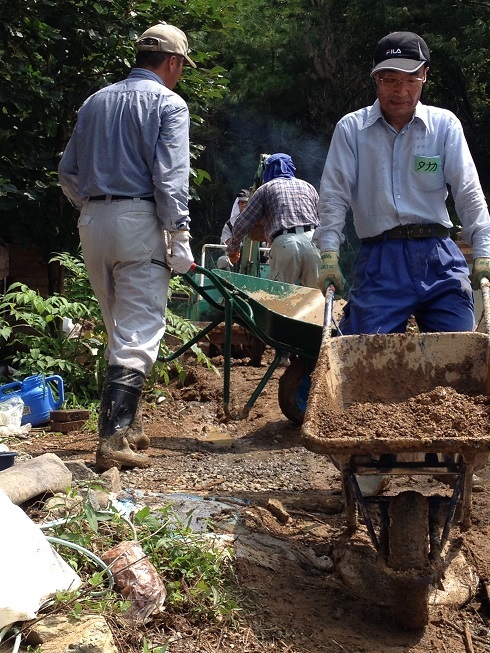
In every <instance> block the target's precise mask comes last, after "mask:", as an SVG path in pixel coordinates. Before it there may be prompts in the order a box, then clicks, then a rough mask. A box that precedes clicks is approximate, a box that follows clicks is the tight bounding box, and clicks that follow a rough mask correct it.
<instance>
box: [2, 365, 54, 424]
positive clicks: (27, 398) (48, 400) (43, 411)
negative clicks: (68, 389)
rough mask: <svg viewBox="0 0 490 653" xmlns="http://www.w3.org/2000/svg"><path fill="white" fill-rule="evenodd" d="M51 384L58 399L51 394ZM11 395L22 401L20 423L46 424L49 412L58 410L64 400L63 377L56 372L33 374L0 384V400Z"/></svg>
mask: <svg viewBox="0 0 490 653" xmlns="http://www.w3.org/2000/svg"><path fill="white" fill-rule="evenodd" d="M52 385H53V386H54V387H55V388H56V394H57V395H58V399H55V397H54V396H53V390H52ZM13 396H18V397H20V398H21V399H22V401H23V402H24V413H23V416H22V420H21V425H24V424H28V423H30V424H32V426H37V425H39V424H47V423H48V422H49V413H50V412H51V411H52V410H58V408H60V406H61V405H62V404H63V402H64V401H65V393H64V388H63V379H62V378H61V376H58V375H56V374H53V375H52V376H44V374H35V375H33V376H28V377H27V378H25V379H24V380H23V381H13V382H12V383H7V384H6V385H2V386H0V401H4V400H5V399H8V398H9V397H13Z"/></svg>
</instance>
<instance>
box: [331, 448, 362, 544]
mask: <svg viewBox="0 0 490 653" xmlns="http://www.w3.org/2000/svg"><path fill="white" fill-rule="evenodd" d="M334 464H335V465H336V467H338V469H339V470H340V473H341V475H342V493H343V495H344V503H345V513H346V519H347V529H348V531H349V532H352V533H353V532H354V531H355V530H356V529H357V508H356V495H355V492H354V488H353V486H352V482H351V478H350V475H351V471H350V469H349V457H345V456H335V461H334Z"/></svg>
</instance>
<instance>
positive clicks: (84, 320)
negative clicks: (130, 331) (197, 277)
mask: <svg viewBox="0 0 490 653" xmlns="http://www.w3.org/2000/svg"><path fill="white" fill-rule="evenodd" d="M53 260H56V261H58V262H59V263H60V264H61V265H63V267H64V268H65V270H66V280H65V293H64V295H63V296H62V295H58V294H55V295H53V296H51V297H47V298H44V297H42V296H41V295H40V294H39V293H38V292H37V291H35V290H32V289H31V288H29V287H28V286H26V285H25V284H22V283H14V284H12V285H11V286H10V287H9V288H8V290H7V293H6V294H5V295H3V296H2V298H1V301H0V345H1V346H2V349H3V350H4V361H6V362H9V363H10V364H11V365H12V367H13V368H15V369H16V370H17V373H16V378H19V379H21V378H24V377H25V376H30V375H31V374H45V375H51V374H59V375H60V376H61V377H62V378H63V379H64V382H65V385H66V388H67V392H65V396H66V403H67V405H71V406H79V405H86V404H87V402H91V401H94V400H97V399H98V398H99V396H100V392H101V389H102V383H103V379H104V374H105V367H106V362H105V358H104V352H105V348H106V346H107V334H106V332H105V329H104V324H103V320H102V315H101V313H100V309H99V305H98V303H97V300H96V298H95V296H94V294H93V292H92V288H91V286H90V282H89V280H88V276H87V271H86V269H85V265H84V263H83V259H82V257H81V255H78V256H72V255H71V254H68V253H62V254H59V255H57V256H56V257H54V259H53ZM177 291H178V292H180V293H182V292H188V288H187V286H185V285H184V283H183V282H182V279H181V277H172V278H171V280H170V289H169V295H170V296H171V294H172V293H173V292H177ZM167 331H168V333H171V334H172V335H173V336H175V337H177V338H178V339H180V340H181V341H182V343H186V342H188V341H189V340H190V339H192V338H193V337H194V335H195V334H196V333H197V327H196V326H195V325H194V324H192V323H191V322H189V320H187V319H185V318H182V317H179V316H177V315H175V314H174V313H172V311H171V310H170V309H167ZM2 341H3V342H2ZM192 350H193V351H194V353H195V355H196V357H197V361H198V362H200V363H203V364H205V365H208V366H209V367H212V365H211V362H210V361H209V359H208V358H207V357H206V356H205V355H204V354H203V352H202V351H201V349H200V348H199V347H197V346H196V345H194V346H193V347H192ZM168 353H169V350H168V347H167V346H166V345H165V343H164V342H163V341H162V344H161V351H160V354H161V358H164V357H165V355H167V354H168ZM172 368H173V369H174V370H175V371H176V373H177V374H178V375H179V377H180V378H181V379H182V380H183V377H184V376H185V372H184V369H183V367H182V365H181V364H180V363H179V362H178V360H175V361H172V362H165V361H164V360H160V361H159V362H157V364H156V365H155V366H154V369H153V371H152V374H151V378H150V379H149V384H150V387H152V386H153V385H154V384H156V383H164V384H165V385H166V384H168V382H169V380H170V376H171V374H170V372H171V369H172Z"/></svg>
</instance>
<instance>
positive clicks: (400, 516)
mask: <svg viewBox="0 0 490 653" xmlns="http://www.w3.org/2000/svg"><path fill="white" fill-rule="evenodd" d="M388 547H389V551H388V558H387V565H388V567H389V568H390V569H391V570H393V572H394V573H393V574H392V575H391V574H390V575H391V576H392V584H391V612H392V616H393V620H394V621H395V622H396V623H397V624H398V625H400V626H402V628H405V629H407V630H416V629H419V628H423V627H424V626H426V625H427V623H428V621H429V605H428V597H429V585H430V582H431V578H432V576H431V567H430V563H429V557H428V556H429V504H428V501H427V497H425V496H423V495H422V494H420V493H419V492H414V491H412V490H409V491H407V492H401V493H400V494H398V495H397V496H394V497H392V498H391V499H390V504H389V508H388Z"/></svg>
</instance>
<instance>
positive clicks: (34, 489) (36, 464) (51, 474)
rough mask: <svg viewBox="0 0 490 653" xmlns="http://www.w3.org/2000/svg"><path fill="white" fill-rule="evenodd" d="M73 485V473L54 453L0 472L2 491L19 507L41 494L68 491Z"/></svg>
mask: <svg viewBox="0 0 490 653" xmlns="http://www.w3.org/2000/svg"><path fill="white" fill-rule="evenodd" d="M71 483H72V473H71V472H70V470H69V469H68V467H67V466H66V465H65V464H64V462H63V461H62V460H61V459H60V458H58V456H57V455H56V454H54V453H45V454H42V455H41V456H37V458H31V460H26V461H25V462H22V463H19V464H16V465H14V466H13V467H9V469H5V470H4V471H2V472H0V489H1V490H3V491H4V492H5V494H6V495H7V496H8V497H9V499H10V500H11V501H12V503H14V504H16V505H18V506H19V505H21V504H22V503H24V502H25V501H27V500H28V499H33V498H34V497H37V496H39V495H40V494H46V493H51V494H54V493H55V492H61V491H63V490H66V489H67V488H68V487H70V486H71Z"/></svg>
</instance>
